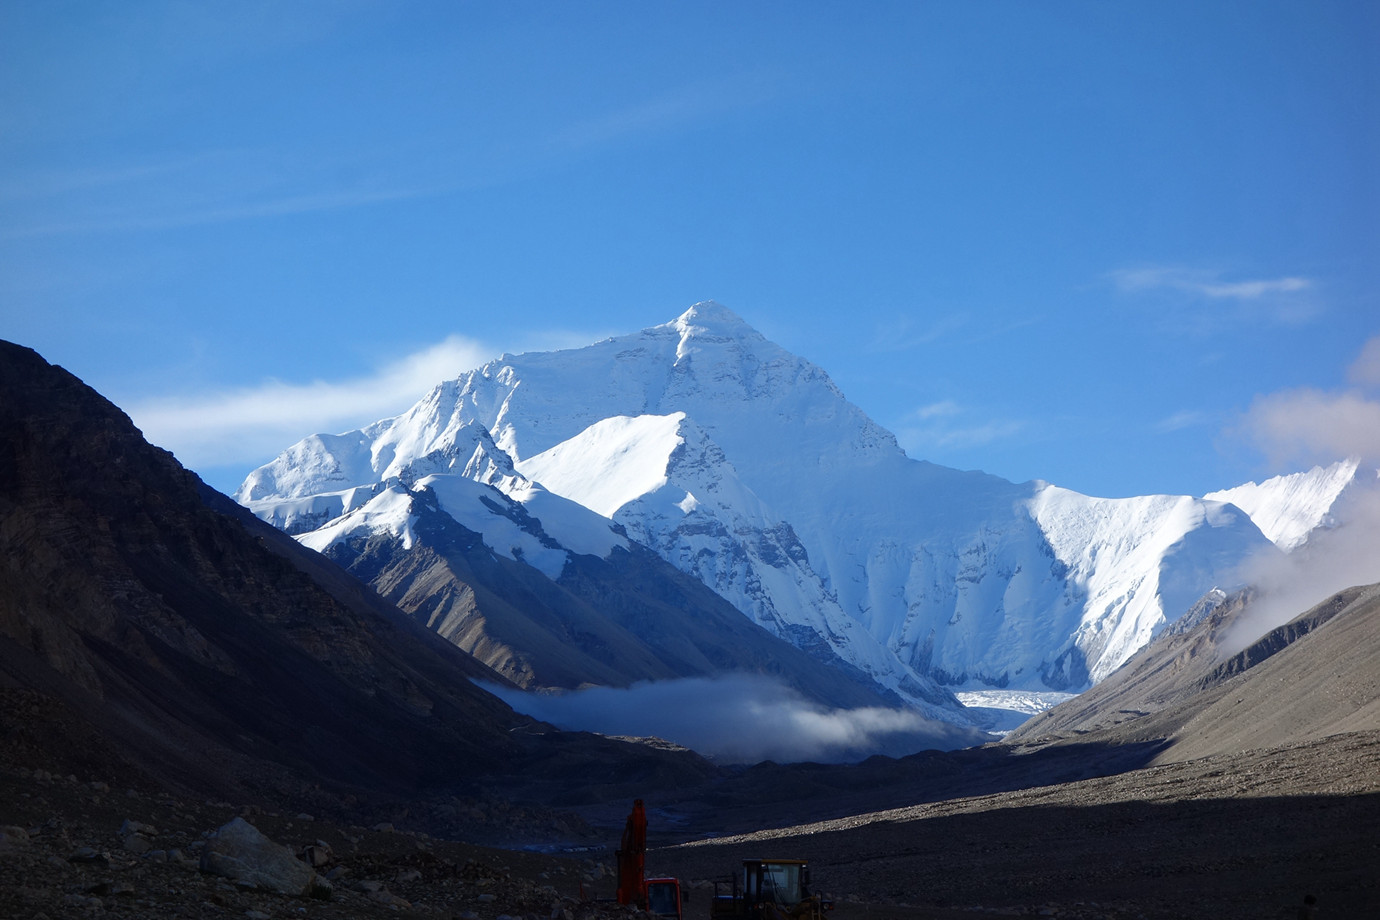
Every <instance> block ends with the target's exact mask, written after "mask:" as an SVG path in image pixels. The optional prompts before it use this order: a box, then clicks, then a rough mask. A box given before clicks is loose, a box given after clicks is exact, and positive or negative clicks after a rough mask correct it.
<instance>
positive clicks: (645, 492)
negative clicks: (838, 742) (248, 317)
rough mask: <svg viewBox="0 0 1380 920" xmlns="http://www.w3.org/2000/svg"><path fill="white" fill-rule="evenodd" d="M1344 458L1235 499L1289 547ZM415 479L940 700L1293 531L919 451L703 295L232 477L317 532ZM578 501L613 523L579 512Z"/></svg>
mask: <svg viewBox="0 0 1380 920" xmlns="http://www.w3.org/2000/svg"><path fill="white" fill-rule="evenodd" d="M1354 474H1355V469H1354V468H1353V469H1351V471H1350V473H1349V474H1348V473H1347V472H1346V471H1343V470H1338V469H1336V468H1334V469H1332V470H1329V471H1314V473H1313V474H1307V475H1305V476H1304V477H1303V479H1304V480H1305V481H1301V482H1300V483H1298V484H1296V485H1297V488H1293V489H1292V490H1282V489H1273V488H1266V489H1264V490H1263V491H1258V493H1257V494H1256V495H1254V496H1253V498H1254V499H1255V500H1254V501H1253V502H1250V504H1252V507H1253V509H1254V511H1253V512H1252V514H1255V515H1258V516H1259V517H1260V518H1261V520H1262V521H1266V522H1268V523H1269V526H1270V527H1271V532H1272V533H1277V534H1279V533H1283V534H1287V535H1288V538H1287V539H1283V540H1282V544H1283V545H1285V546H1286V547H1289V548H1292V547H1294V546H1296V545H1297V539H1298V537H1299V534H1306V532H1307V525H1308V522H1310V521H1311V522H1313V526H1317V524H1318V523H1319V522H1322V521H1323V520H1324V518H1325V517H1326V512H1327V509H1328V507H1329V506H1330V503H1331V502H1332V501H1333V500H1334V499H1335V498H1336V495H1337V493H1338V491H1339V490H1340V489H1342V488H1343V487H1344V486H1345V482H1346V479H1347V476H1348V475H1354ZM461 479H463V480H467V481H468V482H469V483H470V484H471V485H473V484H474V483H482V484H484V485H487V486H490V487H492V489H493V490H495V491H496V492H502V493H503V494H504V495H506V496H508V498H509V499H510V501H509V503H508V504H509V505H511V504H513V503H516V504H518V505H521V506H522V508H523V510H524V511H525V512H526V517H527V519H535V520H537V521H539V522H540V523H541V525H542V527H541V530H542V532H543V533H544V537H545V538H544V539H538V538H536V537H535V536H533V535H532V534H529V535H528V536H527V537H524V538H521V539H518V538H516V537H515V536H514V533H513V527H512V521H513V520H515V515H514V513H512V512H511V510H505V511H503V513H502V514H496V513H493V509H494V508H496V507H498V506H499V505H501V504H502V501H501V500H500V499H499V498H498V497H497V496H494V495H490V496H489V497H488V499H487V500H480V499H478V498H477V497H475V496H474V495H473V494H472V493H469V492H465V491H464V489H462V487H461V486H460V485H459V484H458V483H457V482H456V481H457V480H461ZM442 481H445V482H446V485H445V486H444V489H443V488H442V487H441V483H442ZM418 483H424V484H425V485H428V486H430V487H432V488H433V489H436V490H437V492H438V494H439V495H440V496H441V497H440V502H439V505H440V507H441V508H442V509H443V510H444V511H445V512H446V513H447V514H450V515H451V516H452V517H455V518H456V520H457V521H461V522H462V523H464V525H465V526H466V527H468V528H470V529H472V530H474V531H476V532H477V533H480V534H482V535H483V540H484V541H485V544H486V545H487V546H488V547H489V549H490V550H491V551H492V552H494V553H495V554H497V555H499V556H505V557H508V558H511V559H515V560H520V561H522V562H523V563H524V564H527V565H529V566H531V567H533V568H536V569H538V570H540V571H543V572H545V573H546V574H547V575H549V576H551V577H552V578H553V579H555V580H556V581H557V583H559V582H560V580H561V578H562V573H563V572H564V571H565V566H566V565H567V564H568V561H569V560H570V559H571V558H574V557H575V556H577V555H579V554H589V555H597V556H601V557H604V558H607V556H608V554H609V553H610V552H612V547H619V548H622V547H624V546H626V543H625V542H624V541H625V540H632V541H634V542H637V543H641V544H643V545H645V546H646V547H648V548H650V549H652V550H653V551H654V552H655V553H656V554H658V555H659V556H660V557H662V558H663V559H665V560H666V561H668V562H669V563H671V564H672V565H674V566H675V567H676V568H678V569H680V570H681V571H683V572H685V573H687V574H690V575H692V576H694V577H695V578H696V579H698V580H699V581H701V582H703V583H704V584H705V585H707V586H709V587H710V588H712V589H713V590H714V591H715V592H717V593H718V594H720V595H721V596H723V597H724V598H726V599H727V600H728V601H730V602H731V603H732V604H733V606H734V607H736V608H737V609H738V610H739V611H741V612H742V613H743V614H745V615H746V616H747V617H748V618H750V619H751V620H752V621H754V622H756V623H758V624H760V625H761V626H762V627H763V628H765V629H766V630H768V631H769V632H771V633H773V634H774V635H776V636H778V637H781V638H783V639H785V640H788V641H789V642H791V643H792V644H794V645H796V646H797V647H799V648H801V649H803V650H805V651H807V652H810V653H811V654H813V655H815V656H817V657H818V658H819V659H820V660H822V661H825V662H827V663H829V664H831V665H832V666H837V665H838V664H839V663H840V662H842V663H844V664H845V665H846V666H847V667H848V668H849V669H850V671H851V672H853V673H857V672H861V673H862V674H865V675H867V676H868V677H869V678H870V679H871V680H872V681H874V682H875V683H876V684H877V685H878V686H879V687H881V688H883V690H884V691H885V692H888V693H891V694H894V695H896V696H898V697H900V698H901V699H904V700H907V701H908V702H910V703H912V704H913V705H916V706H919V707H922V708H924V707H933V706H936V705H940V706H942V705H943V702H937V701H944V697H945V695H946V694H945V693H944V691H943V689H942V688H941V687H939V686H936V685H942V686H944V687H958V686H974V687H981V686H992V687H1010V688H1028V689H1049V688H1053V689H1064V690H1081V689H1083V688H1085V687H1087V686H1089V685H1090V684H1092V683H1095V682H1097V681H1099V680H1101V679H1102V678H1104V677H1105V676H1106V675H1107V674H1110V673H1111V672H1112V671H1113V670H1115V668H1116V667H1117V666H1119V665H1120V664H1121V663H1122V662H1123V661H1125V660H1126V659H1127V658H1128V657H1129V656H1130V655H1131V654H1132V653H1134V652H1135V650H1136V649H1138V648H1140V647H1142V646H1143V645H1145V644H1146V643H1147V642H1149V641H1150V640H1151V639H1152V638H1153V637H1154V636H1155V635H1156V634H1157V633H1158V632H1159V631H1160V630H1161V629H1162V628H1163V627H1164V625H1165V624H1166V623H1167V622H1170V621H1172V620H1174V619H1176V618H1177V617H1178V616H1179V615H1180V614H1182V613H1183V612H1184V611H1185V610H1187V609H1188V608H1189V607H1191V606H1192V605H1193V604H1194V603H1195V602H1196V601H1197V599H1198V598H1199V597H1200V596H1202V595H1203V594H1204V593H1205V592H1207V591H1208V590H1210V589H1212V588H1214V587H1227V588H1231V587H1235V586H1236V582H1235V581H1234V578H1235V577H1236V576H1235V574H1234V573H1235V572H1236V570H1237V567H1238V566H1239V565H1240V563H1241V562H1242V561H1243V560H1245V559H1247V558H1252V557H1259V556H1270V555H1271V554H1273V555H1275V556H1278V555H1282V554H1283V552H1284V550H1283V549H1281V548H1280V547H1279V546H1277V545H1275V543H1272V542H1271V541H1270V540H1269V539H1267V538H1266V536H1265V534H1264V533H1262V531H1261V529H1260V527H1258V526H1257V525H1256V524H1255V523H1254V521H1253V519H1252V514H1247V513H1246V512H1244V511H1242V510H1241V508H1240V507H1238V506H1236V505H1233V504H1230V503H1227V502H1225V501H1217V500H1209V499H1197V498H1192V497H1187V496H1144V497H1138V498H1130V499H1099V498H1092V497H1088V496H1084V495H1080V494H1078V493H1075V492H1071V491H1069V490H1066V489H1060V488H1057V487H1054V486H1051V485H1048V484H1045V483H1040V482H1031V483H1024V484H1016V483H1010V482H1007V481H1005V480H1002V479H1000V478H998V477H995V476H990V475H986V474H983V473H978V472H959V471H956V470H950V469H945V468H943V467H939V466H936V465H934V464H930V463H925V462H922V461H916V460H912V459H910V458H909V457H907V456H906V455H905V453H904V452H903V451H902V450H901V449H900V447H899V446H898V445H897V443H896V440H895V438H894V437H893V436H892V435H891V434H890V433H889V432H887V431H885V430H884V429H882V428H881V427H880V426H878V425H877V424H876V423H874V422H873V421H872V420H871V419H869V418H868V417H867V416H866V415H865V414H864V413H863V412H862V411H861V410H860V409H858V408H857V407H856V406H854V405H852V404H851V403H849V402H848V401H847V400H846V399H845V398H844V397H843V395H842V394H841V393H840V392H839V391H838V389H837V388H836V387H835V386H834V384H833V383H832V382H831V381H830V380H829V378H828V376H827V374H825V372H824V371H823V370H821V369H820V368H818V367H816V366H815V365H813V364H811V363H809V362H808V361H806V360H804V359H802V358H799V357H797V356H795V355H792V354H790V353H789V352H786V351H785V350H784V349H782V348H780V347H779V346H777V345H775V344H773V343H771V342H769V341H768V340H766V339H765V338H764V337H763V336H762V335H761V334H760V333H758V332H757V331H756V330H754V329H752V328H751V327H750V326H749V325H748V324H746V323H745V322H743V320H742V319H741V318H739V317H738V316H736V315H734V314H733V313H732V312H731V311H729V310H727V309H725V308H724V307H722V306H720V305H717V304H713V303H703V304H697V305H695V306H694V307H692V308H691V309H690V310H688V311H686V312H685V313H684V314H683V315H682V316H680V317H679V318H677V319H676V320H674V321H672V322H670V323H666V324H664V325H660V326H655V327H652V328H649V329H645V330H643V331H641V332H638V333H634V334H632V335H627V336H621V337H618V338H614V339H609V340H607V341H604V342H599V343H596V344H594V345H591V346H588V347H586V348H580V349H573V350H568V351H559V352H549V353H536V354H525V355H516V356H512V355H504V356H503V357H501V358H499V359H498V360H496V361H493V362H491V363H489V364H487V365H485V366H483V367H481V368H478V369H476V370H473V371H469V372H466V373H464V374H461V375H460V376H459V377H458V378H456V379H454V380H450V381H446V382H443V383H441V384H439V385H438V386H437V387H436V388H435V389H433V390H432V392H430V393H429V394H427V395H426V396H425V397H424V398H423V399H422V400H421V401H420V402H418V403H417V405H415V406H414V407H413V408H412V409H411V410H409V411H408V412H407V413H404V414H403V415H401V416H398V417H397V418H393V419H385V420H383V421H380V422H378V423H376V424H375V425H372V426H370V427H368V428H366V429H363V430H360V431H356V432H350V433H347V434H343V435H332V436H326V435H316V436H312V437H309V438H307V439H305V440H303V441H302V442H300V443H298V444H296V445H294V446H293V447H291V448H289V449H288V450H287V451H285V452H284V453H283V454H282V455H281V456H279V457H278V458H277V459H275V460H274V461H273V462H272V463H269V464H267V465H265V466H264V467H262V468H261V469H259V470H257V471H255V472H254V473H252V474H251V475H250V476H249V477H248V478H247V479H246V480H245V482H244V483H243V485H242V486H241V488H240V489H239V490H238V492H237V493H236V498H237V500H239V501H241V502H242V503H244V504H245V505H246V506H248V507H249V508H251V509H252V510H253V511H254V513H256V514H257V515H259V516H260V517H262V518H263V519H264V520H268V521H272V522H274V523H275V524H276V525H278V526H280V527H283V528H285V529H287V530H288V531H289V532H293V533H296V534H297V535H298V536H299V539H302V540H303V541H304V542H306V543H308V544H309V545H313V546H316V547H318V548H322V549H326V548H328V547H329V546H330V545H331V544H332V543H334V542H335V541H337V540H338V539H340V536H339V535H340V533H342V531H343V529H345V528H348V529H349V530H350V531H351V532H358V531H360V530H361V529H363V530H367V531H378V530H389V531H390V532H394V533H402V532H403V531H404V530H405V529H406V528H405V525H404V524H403V523H398V522H394V523H388V522H387V521H388V519H389V515H388V513H387V512H385V510H384V509H383V507H382V506H381V505H380V504H379V502H380V501H381V498H380V496H381V495H382V493H383V492H385V491H387V490H396V489H398V488H404V489H406V488H415V487H416V485H417V484H418ZM462 493H463V497H462ZM1242 494H1243V495H1244V493H1242ZM559 496H563V497H564V498H565V499H568V500H570V501H568V502H566V503H565V504H561V503H560V502H559V501H558V497H559ZM1244 500H1245V499H1244V498H1243V501H1244ZM476 502H477V503H476ZM370 503H373V505H372V507H369V506H370ZM571 505H575V506H578V507H580V508H581V510H585V511H587V512H589V513H591V514H593V513H597V514H598V515H599V516H600V517H599V520H602V521H604V522H605V523H606V525H607V523H608V522H612V525H613V527H614V529H613V530H612V531H609V530H608V529H607V527H605V529H604V530H602V531H601V530H600V529H599V527H598V522H597V521H595V520H592V519H589V518H583V519H579V520H580V523H579V525H578V526H576V525H575V521H576V520H577V518H578V514H577V513H576V512H574V511H573V510H572V509H571ZM486 509H487V512H488V513H487V515H486ZM1286 519H1287V520H1288V521H1289V522H1291V523H1289V524H1288V525H1287V526H1286V525H1284V524H1283V523H1280V522H1281V521H1284V520H1286ZM1280 528H1283V530H1281V529H1280ZM610 533H612V534H613V536H610ZM533 534H535V531H533ZM596 534H597V539H596V538H595V536H594V535H596ZM404 542H405V540H404ZM591 680H597V678H594V677H591ZM950 712H951V711H950ZM937 714H939V715H941V716H943V715H944V713H942V712H938V713H937ZM950 717H952V716H951V715H950Z"/></svg>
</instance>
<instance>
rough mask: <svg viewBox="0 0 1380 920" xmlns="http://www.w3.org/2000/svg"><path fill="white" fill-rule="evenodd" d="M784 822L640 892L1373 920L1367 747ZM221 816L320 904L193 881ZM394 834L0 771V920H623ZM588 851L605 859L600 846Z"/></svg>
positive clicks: (561, 865)
mask: <svg viewBox="0 0 1380 920" xmlns="http://www.w3.org/2000/svg"><path fill="white" fill-rule="evenodd" d="M920 798H921V796H917V800H918V799H920ZM815 804H816V806H817V803H815ZM648 805H649V807H651V808H653V809H655V806H656V802H655V801H649V802H648ZM610 811H613V809H610ZM789 811H790V808H789V807H788V806H782V808H781V810H780V815H779V817H780V818H781V821H780V822H777V823H779V824H781V825H783V827H782V829H779V830H772V831H760V832H756V833H753V834H748V835H741V836H737V837H726V838H718V839H699V840H695V841H691V842H689V843H686V844H682V845H676V846H658V847H655V848H653V849H652V850H651V851H650V852H649V854H648V858H647V868H648V872H649V874H656V875H661V874H669V875H676V876H678V877H680V878H682V879H683V880H685V882H686V884H687V889H688V890H689V892H690V895H691V897H690V901H689V903H688V904H687V920H704V918H707V917H708V913H709V903H710V901H711V900H712V893H713V884H714V881H715V880H716V879H722V878H725V877H726V876H727V875H728V873H729V872H730V871H731V870H732V867H733V866H735V865H736V864H737V863H738V861H739V860H741V859H742V858H744V857H746V856H759V857H761V856H768V857H770V856H773V855H775V856H783V857H804V858H807V859H810V860H811V863H812V866H813V871H814V880H815V888H816V890H818V891H820V892H822V893H825V894H826V895H828V896H830V897H832V898H833V899H834V900H835V902H836V905H837V906H836V909H835V911H834V915H833V916H834V917H835V918H836V920H924V918H932V920H955V918H974V917H983V916H1044V917H1056V918H1064V920H1095V918H1105V920H1134V918H1145V920H1162V918H1171V917H1172V918H1179V917H1212V918H1220V920H1237V918H1240V920H1246V918H1250V920H1269V918H1279V920H1294V918H1295V917H1296V915H1297V914H1296V911H1297V905H1298V904H1299V903H1301V901H1302V897H1303V895H1304V894H1306V893H1313V894H1315V895H1316V896H1317V898H1318V902H1319V910H1318V912H1317V916H1318V917H1319V918H1320V920H1328V918H1334V917H1335V918H1348V920H1365V918H1372V917H1380V831H1377V828H1380V732H1367V733H1356V734H1350V735H1342V736H1337V737H1334V738H1330V739H1326V740H1324V741H1320V742H1315V743H1309V744H1301V745H1295V746H1291V747H1286V748H1280V749H1274V750H1267V751H1252V752H1247V753H1246V754H1242V755H1237V756H1233V757H1213V758H1207V759H1204V760H1198V761H1192V762H1188V763H1171V764H1165V765H1161V766H1153V767H1146V768H1143V769H1140V770H1134V771H1131V772H1129V773H1125V774H1122V775H1118V776H1112V777H1103V778H1097V779H1088V780H1083V781H1080V782H1072V783H1065V784H1061V785H1052V786H1042V787H1036V788H1028V789H1020V790H1015V791H1006V792H999V793H993V794H987V795H976V796H969V797H963V798H950V799H944V800H940V801H931V802H927V803H926V804H922V805H912V806H907V807H903V808H892V809H888V810H885V811H877V812H871V813H864V814H858V815H856V816H853V817H847V818H839V819H835V820H830V821H822V822H817V823H815V824H811V825H803V826H795V827H790V826H786V825H789V824H790V814H789ZM654 813H655V812H654ZM236 816H241V817H244V818H245V819H246V820H248V821H249V822H250V823H252V824H254V825H255V826H256V827H258V828H259V829H260V830H261V831H263V832H264V833H265V834H266V835H268V836H269V837H270V838H271V839H273V840H274V841H276V842H278V843H282V844H286V845H288V846H290V847H292V848H293V849H295V850H299V851H300V850H301V849H302V848H304V847H306V846H308V845H317V844H325V845H326V847H328V848H329V852H330V853H331V854H332V855H331V858H330V860H329V861H328V862H327V863H326V864H325V865H323V866H322V867H321V869H320V870H319V871H320V872H321V873H322V874H323V875H326V876H327V877H329V878H331V881H332V896H331V898H330V899H329V900H316V899H312V898H309V897H300V896H286V895H276V894H271V893H268V892H265V891H262V890H256V889H250V888H245V887H242V886H240V885H238V884H237V883H235V882H232V881H230V880H228V879H224V878H219V877H216V876H213V875H208V874H205V873H203V872H201V871H200V869H199V867H198V866H199V858H198V857H199V852H200V850H201V849H202V848H203V847H204V846H205V843H204V841H205V839H206V837H207V836H208V835H209V834H210V833H211V832H213V831H214V830H215V829H216V828H218V827H220V826H221V825H223V824H225V823H226V822H228V821H230V820H231V819H232V818H234V817H236ZM726 823H729V822H726ZM405 825H406V822H400V823H399V825H398V828H399V829H396V830H391V829H388V828H387V827H386V826H382V825H376V826H372V827H368V828H366V827H363V826H358V825H352V824H347V823H341V822H339V821H328V820H323V819H317V818H314V817H311V816H308V815H305V814H273V813H266V812H264V811H262V810H260V809H257V808H253V807H247V806H232V805H230V804H228V803H224V802H214V801H209V802H208V801H193V800H189V799H186V798H179V797H177V796H173V795H170V794H167V793H160V792H153V791H148V790H144V789H121V788H112V786H111V784H110V783H109V782H106V781H103V780H101V779H99V778H81V777H77V776H74V775H69V776H53V775H49V774H47V773H44V772H43V771H41V770H27V769H25V768H23V767H20V766H6V767H4V768H3V769H0V827H3V828H4V830H3V833H2V834H0V918H26V920H34V918H43V917H46V918H49V920H58V918H69V917H71V918H84V917H101V918H107V917H108V918H117V917H118V918H153V920H164V918H167V920H172V918H183V920H192V918H198V920H205V918H239V917H248V918H251V920H263V918H287V917H317V918H370V917H419V918H420V917H427V918H436V917H446V918H455V920H504V918H511V920H552V918H554V920H609V918H617V917H620V916H621V917H623V918H624V920H630V912H628V911H625V910H622V909H620V908H617V907H616V906H614V905H612V904H608V903H604V902H600V901H599V900H597V898H607V897H610V896H611V895H612V892H613V881H612V877H611V872H610V864H611V862H612V859H611V854H610V853H609V852H608V850H607V848H604V847H602V846H601V847H600V848H599V849H594V850H590V851H589V852H586V853H576V854H571V853H566V854H564V855H547V854H543V853H540V852H535V851H514V850H501V849H493V848H485V847H479V846H474V845H469V844H463V843H457V842H454V841H446V840H441V839H437V838H434V837H429V836H427V835H425V834H421V833H417V832H413V831H409V830H407V829H405ZM136 827H137V832H131V828H136ZM122 830H123V833H122ZM595 832H596V837H597V838H598V839H603V838H604V837H608V839H609V843H610V844H612V843H616V839H617V837H616V833H614V832H613V831H612V830H611V829H595ZM691 832H693V833H694V834H695V835H697V836H698V835H699V834H701V833H703V828H702V827H698V828H694V829H687V833H691ZM132 838H137V839H132ZM565 842H567V843H568V842H569V841H568V840H567V841H565Z"/></svg>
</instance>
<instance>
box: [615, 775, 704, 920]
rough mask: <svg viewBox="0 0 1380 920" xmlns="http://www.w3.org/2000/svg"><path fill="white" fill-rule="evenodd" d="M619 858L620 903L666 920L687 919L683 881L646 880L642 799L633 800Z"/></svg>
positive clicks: (644, 818)
mask: <svg viewBox="0 0 1380 920" xmlns="http://www.w3.org/2000/svg"><path fill="white" fill-rule="evenodd" d="M617 856H618V893H617V900H618V903H619V904H630V905H632V906H634V907H636V908H638V909H639V910H645V911H647V912H648V913H649V914H654V915H656V916H658V917H664V918H666V920H684V914H683V913H682V909H683V907H684V903H685V901H686V900H688V896H686V895H684V894H682V892H681V887H680V879H676V878H647V877H646V862H647V810H646V808H645V806H643V804H642V800H641V799H636V800H634V801H633V809H632V812H631V813H630V814H629V815H628V821H627V824H626V825H624V827H623V840H622V844H621V845H620V846H619V848H618V854H617Z"/></svg>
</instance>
